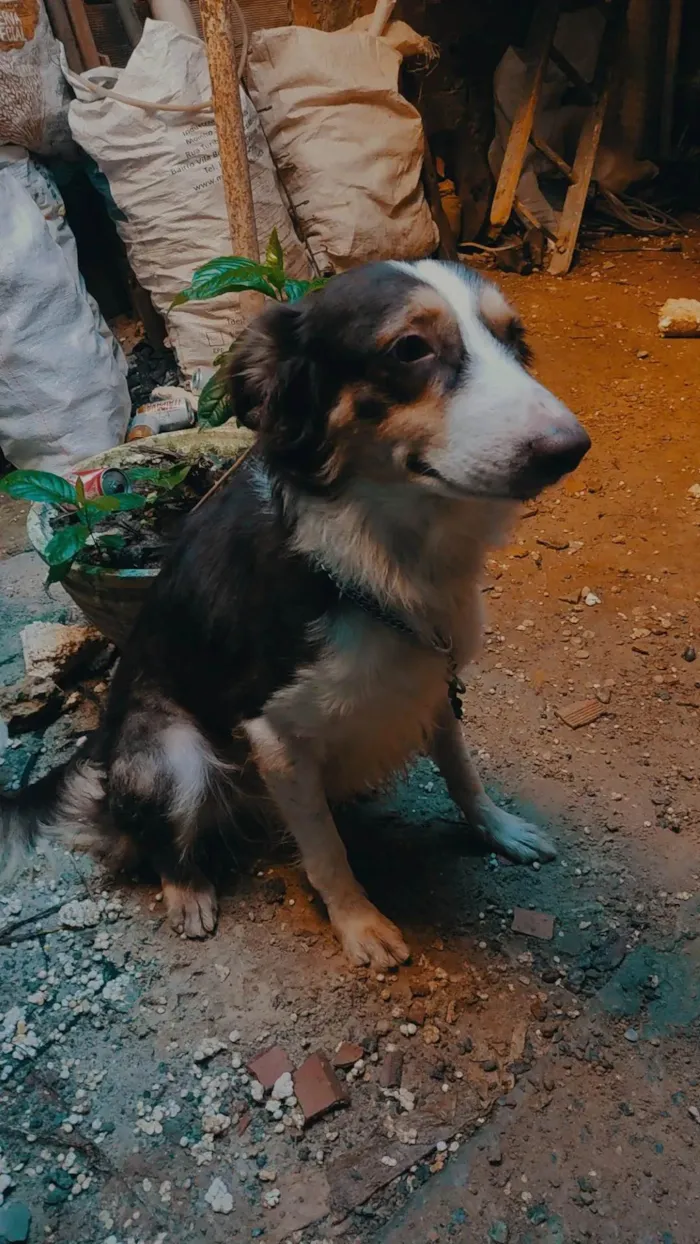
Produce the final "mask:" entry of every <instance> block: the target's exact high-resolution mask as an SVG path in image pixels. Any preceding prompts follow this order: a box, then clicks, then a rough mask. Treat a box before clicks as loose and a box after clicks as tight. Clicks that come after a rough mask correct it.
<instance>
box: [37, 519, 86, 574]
mask: <svg viewBox="0 0 700 1244" xmlns="http://www.w3.org/2000/svg"><path fill="white" fill-rule="evenodd" d="M89 538H90V529H89V527H87V526H86V525H85V523H73V524H72V525H71V526H70V527H63V528H62V529H61V531H57V532H56V534H55V536H52V537H51V539H50V540H49V542H48V544H47V545H46V548H45V549H44V561H47V562H48V563H49V565H50V566H60V565H62V564H63V563H64V562H69V563H70V562H72V560H73V558H74V557H75V555H76V553H79V552H80V550H81V549H82V548H84V546H85V543H86V541H87V540H88V539H89ZM66 573H67V572H66Z"/></svg>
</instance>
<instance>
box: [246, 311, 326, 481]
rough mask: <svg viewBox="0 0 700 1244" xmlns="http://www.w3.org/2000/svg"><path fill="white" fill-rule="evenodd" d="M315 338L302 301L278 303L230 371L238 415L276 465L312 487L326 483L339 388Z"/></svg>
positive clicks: (251, 332) (249, 333) (250, 332)
mask: <svg viewBox="0 0 700 1244" xmlns="http://www.w3.org/2000/svg"><path fill="white" fill-rule="evenodd" d="M312 339H313V334H311V333H310V332H307V326H306V311H305V308H304V307H303V305H294V306H290V305H289V304H286V303H281V304H280V303H277V304H275V305H274V306H271V307H268V308H267V310H266V311H264V312H263V314H262V315H261V316H259V318H258V319H257V320H255V321H254V323H252V324H251V325H250V327H249V328H248V329H247V330H246V332H245V333H244V335H243V338H242V340H241V342H240V345H239V346H238V348H237V350H236V351H235V353H234V355H233V359H232V362H231V371H230V380H231V399H232V404H233V411H234V415H235V417H236V419H237V420H238V422H239V423H242V424H245V426H246V427H249V428H252V429H253V430H254V431H256V432H257V433H258V435H259V437H260V440H261V442H262V444H263V445H264V448H265V453H266V455H267V458H268V461H269V462H270V463H271V464H272V465H273V466H275V467H276V468H277V469H278V470H280V471H281V472H282V473H284V474H285V475H287V476H288V477H289V478H294V479H296V480H297V481H298V482H299V483H303V485H304V486H305V487H307V488H317V487H319V486H322V484H321V476H322V474H323V468H324V466H325V465H326V462H327V459H328V457H329V454H330V447H329V445H328V443H327V436H326V433H327V423H328V413H329V411H330V409H331V406H332V404H333V393H334V390H333V383H332V380H331V376H332V368H331V369H328V368H327V367H325V366H324V365H323V363H322V362H321V361H320V359H319V358H318V357H316V356H315V354H314V350H313V345H312Z"/></svg>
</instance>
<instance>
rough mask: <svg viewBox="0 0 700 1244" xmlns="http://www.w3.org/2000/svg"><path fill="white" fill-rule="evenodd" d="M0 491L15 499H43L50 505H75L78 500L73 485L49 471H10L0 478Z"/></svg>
mask: <svg viewBox="0 0 700 1244" xmlns="http://www.w3.org/2000/svg"><path fill="white" fill-rule="evenodd" d="M0 492H4V493H7V495H8V497H14V499H15V501H45V502H48V503H50V504H51V505H66V504H70V505H75V504H76V503H77V500H78V497H77V493H76V491H75V488H74V487H73V485H72V484H71V483H70V482H69V481H68V480H67V479H63V476H61V475H52V473H51V471H11V472H10V474H9V475H6V476H5V478H4V479H2V480H0Z"/></svg>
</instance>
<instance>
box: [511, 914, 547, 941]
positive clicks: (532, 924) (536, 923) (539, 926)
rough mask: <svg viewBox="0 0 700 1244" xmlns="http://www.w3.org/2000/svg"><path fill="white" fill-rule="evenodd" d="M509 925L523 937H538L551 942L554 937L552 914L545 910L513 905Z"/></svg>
mask: <svg viewBox="0 0 700 1244" xmlns="http://www.w3.org/2000/svg"><path fill="white" fill-rule="evenodd" d="M510 927H511V929H512V930H513V932H514V933H521V934H522V935H523V936H524V937H538V938H540V939H541V940H542V941H545V942H551V940H552V938H553V937H554V916H551V915H549V913H548V912H545V911H530V910H529V909H528V908H527V907H515V908H514V909H513V923H512V924H511V926H510Z"/></svg>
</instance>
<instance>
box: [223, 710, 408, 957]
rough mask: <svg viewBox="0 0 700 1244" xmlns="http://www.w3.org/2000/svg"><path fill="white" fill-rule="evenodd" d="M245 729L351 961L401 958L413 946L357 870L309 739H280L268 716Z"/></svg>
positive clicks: (268, 786)
mask: <svg viewBox="0 0 700 1244" xmlns="http://www.w3.org/2000/svg"><path fill="white" fill-rule="evenodd" d="M246 732H247V734H248V737H249V739H250V742H251V746H252V750H253V756H254V759H255V762H256V765H257V767H258V770H259V772H260V775H261V777H262V778H263V780H264V781H265V784H266V786H267V789H268V791H269V792H270V795H271V796H272V798H273V800H274V802H275V804H276V806H277V808H278V811H279V813H280V815H281V816H282V819H283V821H284V823H285V825H286V827H287V829H288V830H289V832H290V833H291V834H292V835H293V836H294V838H295V839H296V842H297V845H298V847H299V850H300V852H301V858H302V863H303V865H304V868H305V870H306V874H307V876H308V878H309V881H310V882H311V884H312V886H313V887H314V889H316V890H318V893H319V894H320V895H321V898H322V899H323V901H324V903H325V904H326V907H327V908H328V915H329V917H330V920H331V924H332V925H333V927H334V929H335V931H336V933H337V935H338V937H339V939H340V941H341V942H342V945H343V949H344V951H345V953H346V955H347V956H348V958H349V959H350V961H351V962H352V963H355V964H357V965H363V964H372V966H373V967H375V968H378V969H381V968H387V967H392V966H395V965H396V964H398V963H403V962H404V961H405V960H406V959H407V958H408V956H409V950H408V947H407V945H406V943H405V942H404V940H403V938H402V936H401V933H400V932H399V930H398V929H397V928H396V926H395V925H394V924H392V923H391V921H390V920H387V919H386V917H385V916H383V915H382V914H381V912H379V911H377V908H376V907H375V906H374V905H373V904H372V903H370V901H369V899H368V898H367V896H366V894H365V893H364V891H363V890H362V888H361V886H360V885H359V883H358V882H357V880H356V878H355V877H354V876H353V873H352V870H351V868H350V865H349V863H348V858H347V855H346V852H345V847H344V846H343V843H342V841H341V838H340V835H339V833H338V830H337V829H336V826H335V823H334V821H333V817H332V816H331V812H330V808H329V807H328V802H327V800H326V795H325V791H324V789H323V782H322V778H321V769H320V766H319V764H318V762H317V760H316V758H315V757H314V755H313V751H312V749H311V745H310V744H306V745H305V744H304V742H303V740H299V739H296V738H293V737H290V736H285V738H284V739H282V738H281V737H280V736H279V735H278V734H277V733H276V732H275V730H274V729H273V728H272V726H271V725H270V724H269V723H268V722H267V721H266V720H265V718H264V717H258V718H256V719H255V720H254V721H250V722H248V723H247V724H246Z"/></svg>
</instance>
